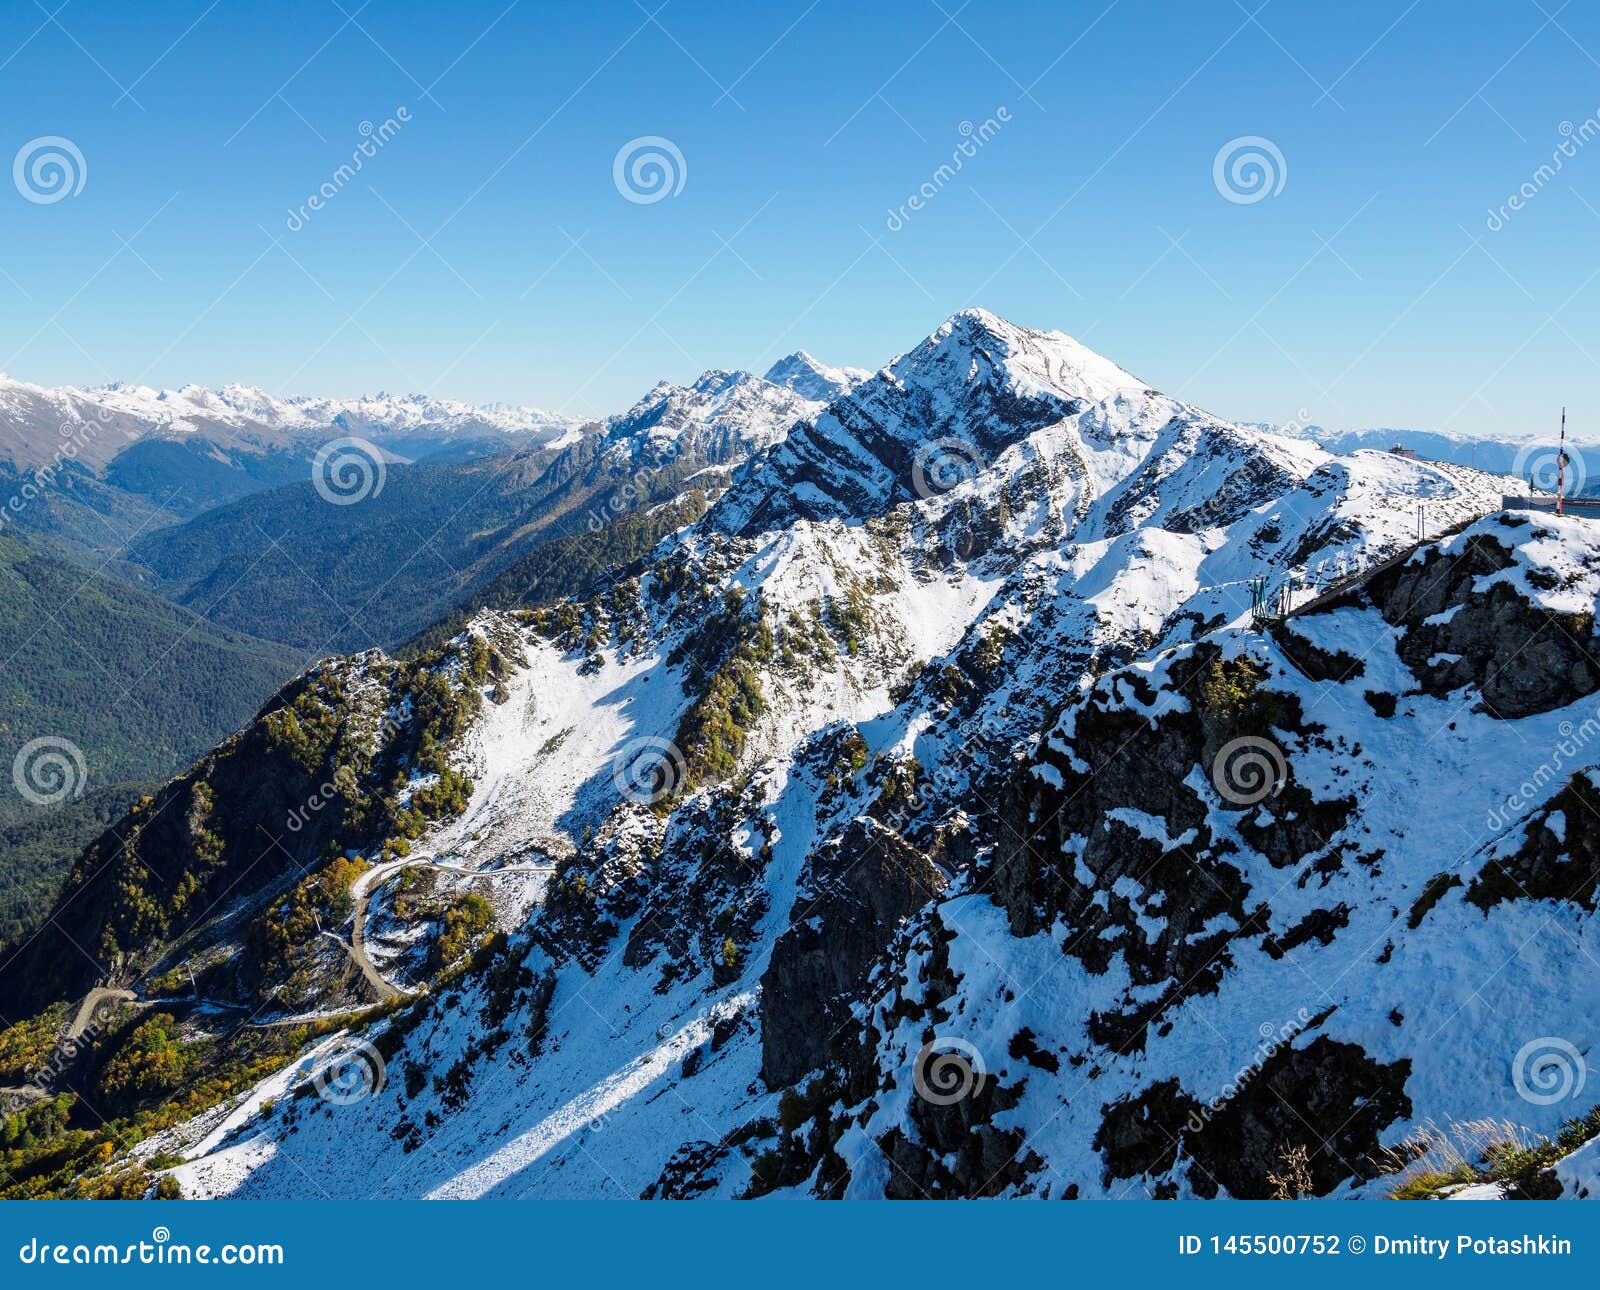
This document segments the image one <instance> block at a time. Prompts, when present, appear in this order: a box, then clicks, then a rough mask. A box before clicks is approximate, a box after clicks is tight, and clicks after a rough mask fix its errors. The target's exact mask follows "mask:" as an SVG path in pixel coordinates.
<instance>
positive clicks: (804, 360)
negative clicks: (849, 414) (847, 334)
mask: <svg viewBox="0 0 1600 1290" xmlns="http://www.w3.org/2000/svg"><path fill="white" fill-rule="evenodd" d="M871 375H872V373H871V372H869V371H867V369H866V368H864V367H832V366H830V365H829V364H827V363H823V362H819V361H818V360H817V359H816V358H814V357H812V355H811V354H810V353H808V352H807V351H806V350H803V349H797V350H795V352H794V353H792V354H790V355H789V356H788V357H787V358H780V359H779V360H778V361H777V362H776V363H774V364H773V365H772V366H771V367H770V368H768V369H767V375H766V377H765V379H766V380H768V381H771V382H772V383H773V384H774V385H782V386H786V387H788V388H789V389H791V390H793V391H794V392H795V393H796V394H798V395H800V396H801V397H802V398H806V399H815V400H816V401H817V402H819V403H831V402H833V400H834V399H836V398H838V397H839V396H840V395H841V394H847V393H849V391H850V390H851V389H852V388H853V387H854V386H856V385H859V384H860V383H861V382H862V381H864V380H866V379H867V377H869V376H871Z"/></svg>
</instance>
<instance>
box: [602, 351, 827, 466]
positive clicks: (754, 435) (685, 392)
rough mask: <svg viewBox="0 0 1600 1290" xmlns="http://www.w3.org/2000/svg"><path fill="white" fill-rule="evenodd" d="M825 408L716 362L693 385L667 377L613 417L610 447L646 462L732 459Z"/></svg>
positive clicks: (607, 434)
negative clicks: (717, 364) (716, 365)
mask: <svg viewBox="0 0 1600 1290" xmlns="http://www.w3.org/2000/svg"><path fill="white" fill-rule="evenodd" d="M822 407H823V404H822V402H820V401H819V400H815V399H809V398H806V397H805V396H804V395H802V394H800V393H799V392H798V391H796V390H794V389H791V388H790V387H788V386H786V385H781V384H777V383H775V382H772V381H769V380H766V379H764V378H763V377H759V376H756V375H754V374H753V373H751V372H744V371H729V370H725V369H722V368H712V369H710V370H708V371H705V372H702V373H701V374H700V375H699V376H698V377H696V378H695V379H694V380H693V381H692V382H690V383H689V384H688V385H674V384H672V382H670V381H659V382H657V383H656V384H655V385H654V386H652V387H651V389H650V390H649V391H647V392H646V393H645V395H644V397H643V398H641V399H640V400H639V401H638V402H637V403H635V404H634V405H633V406H632V407H631V408H629V409H628V410H627V411H626V412H623V413H620V414H618V415H616V416H613V417H609V418H607V419H606V420H605V421H604V422H603V423H602V428H601V433H602V434H603V436H604V440H605V447H604V449H603V451H604V452H605V453H606V455H607V456H608V457H609V458H613V459H615V460H618V461H621V460H624V459H626V460H627V461H629V462H631V463H633V464H634V465H639V466H653V467H659V466H661V465H665V464H666V463H667V462H669V461H678V460H689V461H696V460H697V461H700V462H703V463H706V464H711V465H732V464H736V463H738V462H742V461H744V460H745V459H746V458H747V457H750V456H752V455H753V454H755V453H758V452H761V451H762V450H764V449H766V448H769V447H771V446H772V445H773V444H775V443H778V442H779V441H780V440H781V439H782V438H783V437H784V435H785V434H787V433H788V431H789V429H790V427H791V426H793V425H795V424H796V423H797V422H800V421H803V420H805V419H807V418H808V417H811V416H814V415H815V414H816V413H817V412H819V411H820V410H821V409H822Z"/></svg>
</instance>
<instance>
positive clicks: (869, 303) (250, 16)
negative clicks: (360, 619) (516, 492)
mask: <svg viewBox="0 0 1600 1290" xmlns="http://www.w3.org/2000/svg"><path fill="white" fill-rule="evenodd" d="M44 3H45V4H47V5H48V8H46V7H43V6H42V5H35V4H33V3H31V2H28V0H12V3H8V4H6V5H5V6H4V7H3V9H0V60H4V66H3V68H0V122H3V123H4V127H3V134H4V137H3V138H0V145H3V146H0V153H3V158H0V159H5V160H9V159H11V158H13V157H14V156H15V155H16V153H17V150H18V149H20V148H22V147H23V145H25V144H27V143H28V142H29V141H30V140H34V139H36V138H39V137H42V136H61V137H65V138H67V139H69V140H71V141H72V142H73V144H74V145H75V146H76V147H77V148H78V150H79V151H80V152H81V154H82V156H83V158H84V164H85V167H86V171H87V173H86V177H85V179H84V182H83V186H82V189H81V191H78V192H76V194H75V195H72V196H69V197H66V198H63V199H61V200H59V201H54V202H48V203H45V202H32V201H28V200H25V199H24V197H23V196H22V194H21V193H20V192H18V191H17V189H16V188H15V186H14V185H7V184H4V183H3V182H0V270H3V276H0V306H3V307H0V370H4V371H6V372H8V373H9V374H10V375H12V376H15V377H19V378H23V379H28V380H33V381H38V382H42V383H47V384H56V383H67V382H72V383H99V382H104V381H110V380H129V381H141V382H144V383H147V384H154V385H176V384H182V383H186V382H191V381H192V382H200V383H204V384H220V383H224V382H228V381H241V382H247V383H253V384H259V385H263V386H265V387H267V388H269V389H273V390H277V391H281V392H286V393H293V392H315V393H328V394H354V393H359V392H367V391H372V390H376V389H379V388H383V389H388V390H391V391H402V390H405V391H409V390H425V391H427V392H430V393H435V394H442V395H450V396H455V397H460V398H465V399H469V400H472V401H474V402H482V401H491V400H503V401H508V402H526V403H537V404H540V405H544V406H547V407H553V408H558V409H564V410H566V411H569V412H572V413H575V414H576V413H582V414H591V413H600V412H605V411H610V410H613V409H615V408H617V407H619V406H624V405H626V404H627V403H629V402H631V401H632V400H633V399H634V398H635V397H637V396H638V395H639V394H640V393H641V392H642V391H643V390H644V389H646V388H647V387H648V386H649V385H650V384H652V383H653V382H654V381H655V380H657V379H658V378H661V377H663V376H665V377H668V378H671V379H675V380H686V379H688V378H690V377H692V376H693V375H694V374H695V373H696V372H698V371H699V370H700V369H702V368H705V367H711V366H727V367H735V366H737V367H752V368H757V369H759V368H761V367H762V366H764V365H765V364H767V363H768V362H770V361H771V360H773V359H774V358H776V357H778V356H780V355H781V354H783V353H785V352H787V351H789V350H792V349H795V348H799V347H805V348H809V349H811V350H812V351H813V352H814V353H816V354H817V355H818V356H819V357H821V358H823V359H825V360H828V361H832V362H840V363H846V362H847V363H858V364H862V365H866V366H876V365H878V364H880V363H882V362H885V361H887V360H888V359H889V358H891V357H892V356H893V355H894V354H896V353H898V352H900V351H902V350H904V349H906V348H908V347H909V346H910V345H912V344H914V343H915V342H916V341H917V340H918V339H919V338H920V337H921V336H923V335H924V334H926V333H927V332H928V331H929V330H931V329H932V327H933V326H934V325H935V324H936V323H937V322H938V321H939V320H940V319H942V318H943V317H944V316H945V315H947V314H949V313H951V312H952V311H954V310H956V309H958V308H961V307H963V306H966V305H969V304H981V305H984V306H986V307H988V308H990V309H993V310H995V311H996V312H998V313H1001V314H1003V315H1005V316H1007V317H1009V318H1012V319H1013V320H1015V321H1017V322H1021V323H1026V324H1030V325H1035V326H1050V327H1059V328H1061V329H1063V330H1066V331H1068V332H1071V333H1073V334H1074V335H1076V336H1078V337H1079V338H1080V339H1082V340H1084V341H1085V342H1087V343H1088V344H1090V345H1092V346H1094V347H1095V348H1096V349H1099V350H1100V351H1102V352H1103V353H1105V354H1107V355H1109V356H1111V357H1113V358H1115V359H1116V360H1117V361H1118V362H1120V363H1122V364H1123V365H1124V366H1126V367H1128V368H1130V369H1131V370H1133V371H1134V372H1136V373H1138V374H1140V375H1141V376H1143V377H1144V378H1145V379H1147V380H1149V381H1150V382H1151V383H1152V384H1154V385H1156V386H1158V387H1160V388H1162V389H1165V390H1167V391H1169V392H1171V393H1174V394H1177V395H1179V396H1182V397H1184V398H1187V399H1190V400H1192V401H1194V402H1197V403H1199V404H1201V405H1203V406H1205V407H1208V408H1211V409H1213V410H1214V411H1217V412H1219V413H1222V414H1224V415H1227V416H1231V417H1235V418H1240V419H1275V420H1286V419H1290V418H1294V417H1296V416H1297V414H1298V413H1299V411H1300V409H1306V410H1307V411H1308V412H1309V413H1310V415H1311V417H1312V418H1313V419H1315V420H1318V421H1320V422H1322V423H1324V424H1328V425H1336V426H1367V425H1406V426H1415V427H1419V428H1427V429H1440V428H1448V429H1455V430H1462V431H1472V432H1490V431H1521V430H1526V429H1535V430H1547V429H1548V428H1549V425H1548V424H1547V423H1553V418H1554V415H1555V407H1556V405H1557V404H1559V403H1560V402H1561V401H1563V400H1564V401H1565V402H1567V403H1568V404H1569V405H1571V406H1572V408H1573V413H1574V424H1575V425H1576V426H1577V427H1578V428H1579V429H1581V430H1583V431H1586V432H1591V433H1592V432H1594V431H1596V430H1600V424H1594V423H1595V422H1600V397H1597V396H1600V376H1597V371H1596V359H1597V358H1600V326H1597V325H1596V324H1597V322H1600V278H1597V277H1596V275H1597V273H1600V256H1597V255H1596V253H1595V248H1596V246H1597V244H1600V137H1596V138H1594V139H1593V141H1592V142H1587V144H1586V145H1585V146H1579V145H1578V142H1577V141H1578V140H1579V139H1582V138H1583V137H1584V134H1585V131H1584V129H1583V122H1584V121H1586V120H1589V121H1590V122H1591V128H1600V123H1596V122H1594V121H1593V117H1594V114H1595V113H1596V112H1597V111H1600V75H1597V73H1600V62H1597V61H1596V60H1597V57H1600V12H1597V7H1596V6H1594V5H1592V4H1587V3H1567V4H1565V5H1563V4H1562V0H1537V3H1534V2H1533V0H1501V2H1499V3H1493V4H1489V3H1458V2H1453V0H1419V2H1418V3H1415V4H1411V3H1409V0H1394V2H1392V3H1372V2H1369V0H1345V2H1344V3H1341V4H1337V5H1330V4H1326V3H1315V4H1310V3H1291V2H1290V0H1271V2H1270V3H1266V4H1264V5H1263V4H1261V0H1242V2H1241V3H1235V2H1234V0H1184V2H1183V3H1156V2H1155V0H1119V2H1113V0H1090V2H1089V3H1086V4H1078V3H1073V4H1062V3H1053V4H1046V3H1038V4H1012V3H1004V2H1003V0H1001V2H989V3H985V2H984V0H973V2H971V3H968V4H967V5H966V6H965V7H958V5H959V4H960V0H937V2H935V0H909V2H907V3H868V4H863V3H846V2H845V0H817V3H815V4H809V0H798V2H797V3H794V4H786V5H773V4H755V3H751V4H739V5H736V4H725V5H724V4H709V3H700V2H698V0H671V2H670V3H667V4H665V5H664V6H661V7H659V8H658V6H660V5H661V0H646V3H647V4H648V5H649V8H648V9H645V8H641V7H640V6H639V5H637V4H634V3H631V2H629V3H610V2H608V0H590V2H588V3H570V4H569V3H561V4H549V3H535V2H534V0H522V2H521V3H517V4H511V5H510V6H509V8H508V7H507V0H494V2H492V3H489V4H486V5H479V4H475V3H453V4H449V5H443V4H425V3H391V2H390V0H371V2H370V3H367V4H365V5H361V4H360V0H338V2H337V3H335V2H334V0H296V2H295V3H289V4H274V5H266V4H247V3H244V2H243V0H219V3H217V4H215V5H210V0H175V2H173V3H161V2H160V0H149V2H148V3H141V4H138V5H129V4H125V3H110V2H102V0H71V2H70V3H67V4H66V5H65V6H64V7H60V8H57V6H59V5H61V0H44ZM208 6H209V7H208ZM358 6H360V7H358ZM652 12H653V13H654V17H652V16H651V15H652ZM52 13H54V17H52V16H51V14H52ZM1252 15H1253V16H1252ZM402 107H403V108H405V109H406V111H407V113H408V114H409V116H410V118H411V119H410V121H409V122H405V123H402V124H401V125H400V128H399V130H398V132H397V133H396V134H394V136H393V137H392V138H391V139H389V140H388V142H387V143H386V144H385V145H384V146H383V147H382V148H381V150H378V152H377V155H376V156H374V157H371V158H369V159H364V162H363V168H362V170H361V172H360V173H359V174H357V175H355V176H354V178H352V179H350V180H349V182H347V183H345V184H343V186H342V187H341V188H340V190H339V191H338V192H337V194H336V196H334V197H333V199H332V200H331V201H329V202H328V203H327V204H326V206H325V208H324V209H323V210H321V211H320V212H313V213H312V214H311V216H310V218H309V219H307V220H305V221H304V224H303V227H301V228H300V229H299V230H298V231H293V232H291V231H290V229H289V228H288V227H286V224H287V223H288V222H291V221H290V219H289V216H290V212H291V210H294V209H296V208H298V207H300V206H301V205H302V203H304V202H305V201H306V199H307V198H308V197H309V196H310V195H311V194H313V193H314V192H316V190H317V189H318V187H319V186H320V185H322V184H323V183H324V182H325V181H328V180H329V179H330V176H331V175H332V174H333V173H334V172H335V171H336V170H337V168H338V167H339V166H340V164H341V163H342V162H345V161H347V160H349V158H350V156H351V154H352V152H353V151H354V150H355V148H356V145H357V144H358V143H359V142H360V141H361V139H362V137H363V136H362V135H361V134H360V133H359V131H360V129H361V123H362V122H371V123H372V124H373V125H374V126H379V125H381V123H382V122H383V121H384V120H385V119H386V118H388V117H391V116H393V115H394V114H395V113H396V111H397V109H399V108H402ZM1002 107H1003V108H1005V109H1006V111H1007V114H1008V115H1009V116H1010V118H1011V119H1010V120H1009V122H1005V123H1003V124H1001V125H1000V128H999V130H998V132H997V133H994V134H993V136H992V137H991V138H989V139H988V140H987V141H986V142H985V143H984V144H983V145H982V147H981V148H979V149H977V151H976V155H975V156H972V157H970V158H965V159H963V165H962V168H961V170H960V172H959V173H958V174H955V175H954V176H953V177H951V178H949V179H948V180H947V181H946V182H943V183H938V181H934V180H932V176H933V174H934V172H935V171H936V169H937V168H938V167H939V166H940V165H941V163H943V162H945V161H948V160H949V158H950V156H951V154H952V152H953V151H954V150H955V149H956V147H957V145H958V144H959V143H961V141H962V139H963V138H964V137H965V136H964V135H963V134H962V133H961V131H962V128H963V126H962V123H963V122H970V123H972V124H973V125H974V126H977V125H980V124H981V123H982V122H983V121H985V120H986V119H988V118H990V117H993V116H995V115H996V114H997V113H998V112H999V110H1000V109H1001V108H1002ZM1563 122H1567V123H1570V126H1571V127H1572V128H1573V130H1574V133H1573V134H1572V135H1571V136H1570V142H1569V146H1570V147H1572V149H1573V151H1574V152H1575V154H1576V155H1574V156H1572V157H1570V158H1564V159H1563V163H1562V169H1561V170H1560V172H1559V173H1554V174H1553V175H1547V176H1546V178H1545V179H1544V180H1543V181H1539V180H1534V179H1533V178H1532V177H1533V175H1534V173H1535V172H1536V171H1537V170H1538V168H1539V167H1540V166H1541V165H1542V164H1544V163H1546V162H1548V161H1549V160H1550V158H1551V154H1552V153H1553V152H1554V150H1555V148H1556V146H1557V145H1558V144H1559V143H1560V142H1561V141H1562V139H1563V137H1565V136H1563V134H1562V133H1561V130H1562V128H1563V126H1562V123H1563ZM652 135H653V136H662V137H664V138H666V139H669V140H671V141H672V142H673V144H674V145H675V146H676V147H677V149H678V150H679V151H680V152H681V154H682V156H683V158H684V161H685V166H686V174H685V176H684V182H683V185H682V189H681V191H679V192H677V193H676V194H675V195H672V196H669V197H666V198H664V199H662V200H660V201H656V202H653V203H638V202H630V201H628V200H625V199H624V198H623V196H622V195H621V194H620V193H619V191H618V189H617V187H616V186H615V184H614V183H613V160H614V158H615V156H616V155H617V152H618V149H619V148H621V147H622V145H623V144H625V143H626V142H627V141H629V140H631V139H635V138H638V137H640V136H652ZM1242 136H1260V137H1263V138H1265V139H1268V140H1270V141H1271V142H1272V144H1273V145H1274V146H1275V147H1276V149H1277V150H1278V152H1279V153H1280V154H1281V156H1282V158H1283V160H1284V166H1285V169H1286V174H1285V176H1284V178H1283V184H1282V188H1281V191H1277V192H1275V194H1274V195H1271V196H1268V197H1266V198H1264V199H1262V200H1259V201H1255V202H1252V203H1241V202H1234V201H1228V200H1225V198H1224V197H1223V195H1222V194H1221V193H1220V192H1219V190H1218V187H1217V186H1216V184H1215V183H1214V174H1213V170H1214V167H1213V162H1214V159H1215V158H1216V157H1217V154H1218V150H1219V149H1220V148H1221V147H1222V146H1223V145H1224V144H1225V143H1227V142H1228V141H1229V140H1231V139H1235V138H1239V137H1242ZM1274 164H1275V163H1274ZM925 181H926V182H935V183H936V184H937V188H938V191H937V195H936V196H934V197H933V198H932V199H931V200H929V201H928V202H927V203H926V204H925V208H924V209H923V210H921V211H920V212H913V213H911V214H910V217H909V218H908V219H906V220H905V221H904V226H903V227H902V228H900V229H899V230H898V231H891V230H890V229H889V228H888V227H887V223H889V222H891V221H889V211H890V210H891V209H893V208H896V207H899V206H900V205H901V204H902V203H903V202H905V200H906V199H907V198H908V197H909V196H910V195H911V194H913V193H914V192H915V191H916V190H917V189H918V188H919V186H921V185H922V184H923V183H924V182H925ZM1524 182H1532V183H1534V184H1535V185H1536V186H1537V189H1538V191H1537V193H1536V195H1535V196H1534V197H1533V198H1532V200H1530V201H1528V202H1527V203H1526V205H1525V209H1523V210H1521V211H1520V212H1511V213H1510V214H1509V217H1508V218H1506V219H1505V220H1504V227H1502V228H1500V229H1499V230H1498V231H1495V232H1491V231H1490V229H1489V228H1488V227H1487V224H1488V223H1489V222H1490V221H1489V212H1490V211H1491V210H1492V209H1497V208H1499V207H1500V206H1501V205H1502V203H1504V202H1505V200H1506V199H1507V197H1509V196H1510V195H1511V194H1513V193H1514V192H1516V191H1517V189H1518V188H1519V187H1520V186H1521V185H1522V184H1523V183H1524ZM1274 186H1275V185H1274ZM274 239H276V244H275V243H274ZM423 239H427V244H426V245H424V242H423ZM1023 239H1026V242H1025V241H1024V240H1023ZM575 243H576V245H575ZM1475 243H1476V244H1475Z"/></svg>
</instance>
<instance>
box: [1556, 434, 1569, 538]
mask: <svg viewBox="0 0 1600 1290" xmlns="http://www.w3.org/2000/svg"><path fill="white" fill-rule="evenodd" d="M1566 494H1567V410H1566V408H1562V409H1561V449H1560V451H1559V452H1557V453H1556V514H1557V515H1561V514H1564V512H1563V510H1562V503H1563V501H1564V500H1565V498H1566Z"/></svg>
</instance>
